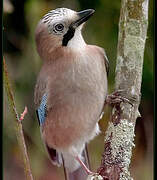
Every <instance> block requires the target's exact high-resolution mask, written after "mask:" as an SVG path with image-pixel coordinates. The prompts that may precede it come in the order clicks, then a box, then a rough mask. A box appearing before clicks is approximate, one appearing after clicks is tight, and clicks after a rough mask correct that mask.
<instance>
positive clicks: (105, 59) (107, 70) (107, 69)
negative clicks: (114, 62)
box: [102, 49, 109, 75]
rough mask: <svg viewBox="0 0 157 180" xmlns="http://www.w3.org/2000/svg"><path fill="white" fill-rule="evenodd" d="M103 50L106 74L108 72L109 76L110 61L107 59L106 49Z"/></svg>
mask: <svg viewBox="0 0 157 180" xmlns="http://www.w3.org/2000/svg"><path fill="white" fill-rule="evenodd" d="M102 50H103V56H104V61H105V67H106V72H107V75H108V74H109V60H108V58H107V55H106V52H105V50H104V49H102Z"/></svg>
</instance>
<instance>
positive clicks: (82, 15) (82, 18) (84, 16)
mask: <svg viewBox="0 0 157 180" xmlns="http://www.w3.org/2000/svg"><path fill="white" fill-rule="evenodd" d="M94 12H95V10H94V9H87V10H84V11H80V12H77V16H78V19H77V20H76V21H75V22H73V23H72V24H71V26H72V27H73V28H74V29H75V28H77V27H78V26H79V25H81V24H82V23H84V22H86V21H87V20H88V19H89V18H90V17H91V16H92V15H93V14H94Z"/></svg>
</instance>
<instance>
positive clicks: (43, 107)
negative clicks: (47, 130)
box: [36, 94, 47, 125]
mask: <svg viewBox="0 0 157 180" xmlns="http://www.w3.org/2000/svg"><path fill="white" fill-rule="evenodd" d="M46 103H47V94H44V95H43V97H42V100H41V103H40V106H39V108H38V109H37V110H36V113H37V117H38V121H39V125H42V124H43V123H44V121H45V118H46Z"/></svg>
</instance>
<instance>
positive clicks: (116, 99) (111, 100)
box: [105, 89, 133, 106]
mask: <svg viewBox="0 0 157 180" xmlns="http://www.w3.org/2000/svg"><path fill="white" fill-rule="evenodd" d="M124 91H125V90H121V89H120V90H117V91H115V92H113V93H112V94H109V95H107V97H106V100H105V104H109V105H111V106H119V105H120V104H121V103H122V102H126V103H129V104H130V105H131V106H133V104H132V103H131V101H130V100H129V99H127V98H126V97H123V96H122V95H121V93H122V92H124Z"/></svg>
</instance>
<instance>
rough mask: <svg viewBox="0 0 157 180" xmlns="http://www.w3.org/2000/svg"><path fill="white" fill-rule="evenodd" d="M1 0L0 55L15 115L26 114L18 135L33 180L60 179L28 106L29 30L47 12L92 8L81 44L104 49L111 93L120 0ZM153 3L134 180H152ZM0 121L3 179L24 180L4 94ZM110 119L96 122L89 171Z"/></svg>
mask: <svg viewBox="0 0 157 180" xmlns="http://www.w3.org/2000/svg"><path fill="white" fill-rule="evenodd" d="M9 2H10V4H6V3H8V1H6V0H4V14H3V27H4V32H3V52H4V57H5V59H6V63H7V66H8V71H9V75H10V79H11V82H12V86H13V90H14V95H15V101H16V105H17V110H18V112H19V113H21V112H22V111H23V110H24V106H25V105H26V106H27V107H28V112H29V113H28V114H27V115H26V117H25V120H24V121H23V127H24V134H25V138H26V143H27V147H28V152H29V157H30V161H31V167H32V171H33V175H34V177H35V179H37V180H50V179H54V180H61V179H63V170H62V168H57V167H55V166H53V165H51V163H50V161H49V159H48V158H47V154H46V152H45V149H44V146H43V144H42V141H41V137H40V129H39V126H38V122H37V118H36V114H35V109H34V103H33V91H34V86H35V82H36V77H37V74H38V72H39V70H40V67H41V63H42V62H41V59H40V58H39V56H38V54H37V51H36V47H35V41H34V31H35V27H36V25H37V22H38V21H39V19H40V18H41V17H42V16H43V15H44V14H46V13H47V12H48V11H49V10H51V9H55V8H57V7H66V8H71V9H73V10H76V11H79V10H83V9H88V8H93V9H95V10H96V12H95V14H94V16H93V17H92V18H91V19H90V20H89V21H88V22H87V24H86V26H85V28H84V30H83V36H84V38H85V40H86V42H87V43H89V44H95V45H98V46H101V47H103V48H105V50H106V53H107V56H108V58H109V62H110V73H109V80H108V83H109V92H112V91H113V90H114V75H115V64H116V51H117V40H118V21H119V13H120V1H116V0H114V1H110V0H73V1H70V0H23V1H21V0H10V1H9ZM153 18H154V16H153V0H150V2H149V27H148V34H147V41H146V47H145V56H144V67H143V80H142V98H141V105H140V112H141V115H142V117H141V118H138V119H137V125H136V138H135V144H136V147H135V148H134V150H133V157H132V163H131V174H132V176H133V178H134V180H152V179H153V111H154V104H153V96H154V91H153V67H154V66H153V48H154V47H153V44H154V42H153V41H154V21H153ZM3 104H4V118H3V160H4V161H3V162H4V179H5V180H10V179H12V180H15V179H16V180H17V179H24V173H23V167H22V159H21V154H20V152H19V148H18V145H17V140H16V136H15V130H14V121H13V116H12V114H11V113H10V112H11V111H10V109H9V105H8V101H7V97H6V93H5V89H4V100H3ZM109 115H110V108H109V107H106V110H105V115H104V117H103V119H102V120H101V122H100V126H101V130H102V134H101V135H99V136H98V137H97V138H96V139H95V140H93V141H92V142H91V143H90V144H89V152H90V159H91V165H92V170H96V169H97V168H98V167H99V165H100V161H101V154H102V152H103V134H104V133H105V129H106V126H107V122H108V119H109Z"/></svg>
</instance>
